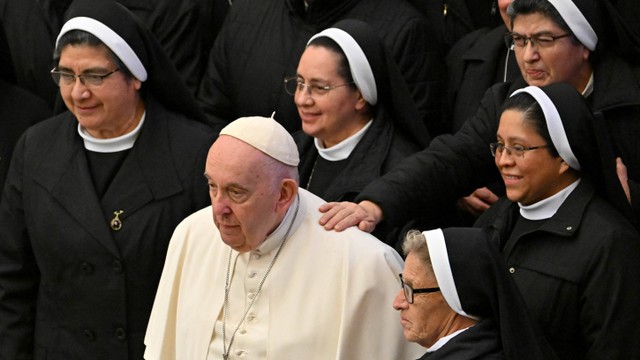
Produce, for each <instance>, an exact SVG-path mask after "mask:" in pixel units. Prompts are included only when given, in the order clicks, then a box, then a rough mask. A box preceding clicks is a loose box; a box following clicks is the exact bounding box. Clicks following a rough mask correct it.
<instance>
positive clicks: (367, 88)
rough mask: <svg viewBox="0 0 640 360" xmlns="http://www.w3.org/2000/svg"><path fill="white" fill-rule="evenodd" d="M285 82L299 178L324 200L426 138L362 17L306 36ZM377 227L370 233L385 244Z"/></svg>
mask: <svg viewBox="0 0 640 360" xmlns="http://www.w3.org/2000/svg"><path fill="white" fill-rule="evenodd" d="M285 89H286V90H287V92H288V93H289V94H291V95H293V96H294V101H295V104H296V107H297V109H298V113H299V115H300V118H301V120H302V131H301V132H298V133H296V134H294V138H295V139H296V143H297V144H298V149H299V151H300V158H301V164H300V178H301V184H302V186H303V187H305V188H306V189H307V190H309V191H311V192H313V193H314V194H316V195H318V196H320V197H322V198H323V199H325V200H326V201H345V200H349V201H350V200H353V199H354V198H355V197H356V196H357V195H358V193H359V192H360V190H361V189H362V188H363V187H364V186H365V185H367V184H368V183H369V182H371V181H372V180H374V179H376V178H378V177H380V176H381V175H383V174H385V173H386V172H388V171H389V170H390V169H392V168H393V167H394V166H396V165H397V164H398V163H399V162H400V161H401V160H402V159H404V158H405V157H407V156H409V155H411V154H412V153H414V152H416V151H418V150H419V149H420V148H421V147H423V146H425V145H426V144H427V143H428V142H429V141H430V137H429V134H428V132H427V130H426V127H425V126H424V123H423V122H422V121H419V120H418V119H419V116H418V110H417V107H416V105H415V104H414V103H413V101H412V100H411V95H410V93H409V90H408V86H407V84H406V83H405V81H404V79H403V78H402V76H401V75H400V72H399V70H398V69H397V65H396V64H395V62H394V61H393V59H392V58H391V57H390V56H389V55H388V53H387V50H386V49H385V47H384V45H383V43H382V41H381V40H380V39H379V38H378V37H377V36H376V35H375V32H374V31H373V30H372V29H370V28H369V26H368V25H367V24H365V23H364V22H361V21H357V20H344V21H340V22H338V23H337V24H335V25H334V27H332V28H329V29H327V30H324V31H322V32H320V33H318V34H316V35H314V36H313V37H312V38H311V39H310V40H309V42H308V45H307V48H306V50H305V51H304V53H303V54H302V56H301V58H300V62H299V63H298V68H297V74H296V76H292V77H289V78H287V79H286V80H285ZM381 230H383V231H380V232H378V233H376V234H375V235H376V236H378V237H380V238H383V239H384V240H385V241H387V242H388V243H390V244H392V245H393V243H394V242H395V239H394V238H393V237H390V238H385V237H386V235H387V234H388V233H389V232H387V231H386V230H384V229H381Z"/></svg>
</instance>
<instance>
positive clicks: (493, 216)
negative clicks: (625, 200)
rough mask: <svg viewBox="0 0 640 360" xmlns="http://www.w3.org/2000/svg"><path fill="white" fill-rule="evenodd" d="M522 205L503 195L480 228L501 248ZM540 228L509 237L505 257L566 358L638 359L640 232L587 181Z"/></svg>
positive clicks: (548, 334)
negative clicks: (490, 234)
mask: <svg viewBox="0 0 640 360" xmlns="http://www.w3.org/2000/svg"><path fill="white" fill-rule="evenodd" d="M519 217H520V215H519V207H518V205H517V204H515V203H512V202H510V201H509V200H508V199H506V198H501V199H500V200H499V201H498V202H497V203H496V204H494V205H493V206H492V207H491V208H490V209H489V210H488V211H487V212H486V213H485V214H483V215H482V216H481V217H480V218H479V219H478V222H477V223H476V226H483V227H486V226H488V227H489V228H490V229H492V230H493V231H494V233H495V235H496V239H495V242H496V245H497V246H499V244H500V242H504V241H505V240H506V239H509V238H510V237H511V236H512V234H511V233H512V230H513V228H514V226H515V223H516V221H518V218H519ZM533 225H538V228H537V230H535V231H527V232H525V233H522V234H520V235H519V236H517V237H516V238H515V239H514V240H511V239H509V240H508V241H507V243H506V246H505V248H504V252H503V257H504V258H505V261H506V263H507V266H508V267H509V268H510V269H511V270H510V271H511V273H512V274H513V279H514V280H515V282H516V284H517V285H518V287H519V289H520V292H521V293H522V295H523V298H524V301H525V303H526V304H527V307H528V309H529V310H530V311H531V313H532V315H533V317H534V318H535V319H536V320H537V322H538V323H539V325H540V328H541V329H542V331H543V332H544V334H545V335H546V337H547V339H548V340H549V342H550V344H551V346H552V347H553V348H554V350H555V351H556V353H557V354H558V357H559V358H561V359H636V358H639V357H640V347H638V344H637V342H635V341H633V340H631V341H630V339H639V338H640V327H638V323H640V314H639V313H638V311H637V309H636V308H637V306H638V304H640V289H639V288H638V286H637V283H638V279H639V278H640V235H639V234H638V233H637V232H636V231H635V229H633V227H632V226H631V225H630V224H629V223H628V222H626V221H625V220H624V219H623V218H622V217H621V216H620V214H619V213H618V212H617V211H615V210H614V209H613V208H612V207H611V206H610V205H609V204H608V203H606V202H605V201H603V200H602V199H600V198H598V197H597V196H595V191H594V189H593V188H592V186H591V184H590V183H589V182H588V181H587V180H586V179H582V181H581V182H580V184H579V185H578V187H577V188H576V189H575V190H574V191H573V192H572V193H571V194H570V195H569V196H568V197H567V199H566V200H565V201H564V203H563V204H562V205H561V207H560V208H559V209H558V211H557V212H556V214H555V215H553V217H551V218H550V219H547V220H543V221H536V222H535V224H533Z"/></svg>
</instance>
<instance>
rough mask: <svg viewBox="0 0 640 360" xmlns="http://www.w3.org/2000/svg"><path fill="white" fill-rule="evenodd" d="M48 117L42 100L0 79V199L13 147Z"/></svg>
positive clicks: (49, 113)
mask: <svg viewBox="0 0 640 360" xmlns="http://www.w3.org/2000/svg"><path fill="white" fill-rule="evenodd" d="M49 116H51V111H50V110H49V107H48V105H47V103H46V102H45V101H44V100H42V99H41V98H39V97H37V96H35V95H33V94H31V93H29V92H28V91H26V90H24V89H21V88H19V87H17V86H14V85H12V84H9V83H8V82H6V81H4V80H2V79H0V199H1V196H2V195H1V192H2V188H3V187H4V180H5V178H6V177H7V172H8V171H9V162H10V161H11V155H12V154H13V147H14V146H15V145H16V142H18V139H19V138H20V136H21V135H22V133H24V132H25V130H27V128H28V127H29V126H31V125H33V124H35V123H36V122H38V121H40V120H42V119H46V118H48V117H49ZM0 201H1V200H0Z"/></svg>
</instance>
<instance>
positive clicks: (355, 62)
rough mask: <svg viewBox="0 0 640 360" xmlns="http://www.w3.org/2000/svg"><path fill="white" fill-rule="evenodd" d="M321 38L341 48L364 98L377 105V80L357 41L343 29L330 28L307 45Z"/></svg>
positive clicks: (318, 34)
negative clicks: (333, 42)
mask: <svg viewBox="0 0 640 360" xmlns="http://www.w3.org/2000/svg"><path fill="white" fill-rule="evenodd" d="M319 37H328V38H330V39H332V40H333V41H335V42H336V43H337V44H338V46H340V48H341V49H342V51H343V52H344V54H345V56H346V57H347V61H349V68H350V70H351V76H352V77H353V81H354V82H355V83H356V86H357V87H358V89H360V92H361V93H362V97H363V98H364V99H365V100H366V101H367V102H368V103H369V104H371V105H375V104H377V103H378V91H377V89H376V80H375V78H374V77H373V71H372V70H371V65H370V64H369V61H368V60H367V57H366V56H365V54H364V51H362V48H360V45H358V43H357V42H356V41H355V39H354V38H353V37H352V36H351V35H349V33H347V32H346V31H344V30H342V29H338V28H329V29H326V30H324V31H322V32H320V33H317V34H315V35H313V36H312V37H311V39H309V41H308V42H307V45H309V43H311V41H313V40H314V39H316V38H319Z"/></svg>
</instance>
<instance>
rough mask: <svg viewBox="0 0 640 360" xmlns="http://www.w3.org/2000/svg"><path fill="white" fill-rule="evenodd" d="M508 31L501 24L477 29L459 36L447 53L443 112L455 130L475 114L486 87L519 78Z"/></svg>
mask: <svg viewBox="0 0 640 360" xmlns="http://www.w3.org/2000/svg"><path fill="white" fill-rule="evenodd" d="M507 31H508V30H507V27H506V26H505V25H504V24H502V25H500V26H498V27H496V28H493V29H488V28H483V29H479V30H476V31H474V32H472V33H470V34H468V35H466V36H465V37H463V38H462V39H460V40H459V41H458V42H457V43H456V44H455V45H454V46H453V48H452V49H451V51H450V52H449V54H447V57H446V58H445V62H446V64H447V83H446V101H445V107H446V109H444V111H443V112H444V113H445V116H447V118H448V119H449V121H451V128H452V130H453V131H454V132H455V131H458V130H460V128H461V127H462V124H463V123H464V121H465V120H467V118H469V117H471V116H473V114H475V112H476V109H477V108H478V106H479V105H480V101H482V97H483V96H484V93H485V92H486V91H487V89H488V88H490V87H491V86H492V85H493V84H496V83H499V82H512V81H513V80H515V79H518V78H521V77H522V75H521V74H520V69H519V68H518V64H517V62H516V58H515V55H514V53H513V51H509V50H508V49H507V46H506V44H505V42H504V35H505V34H506V33H507Z"/></svg>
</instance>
